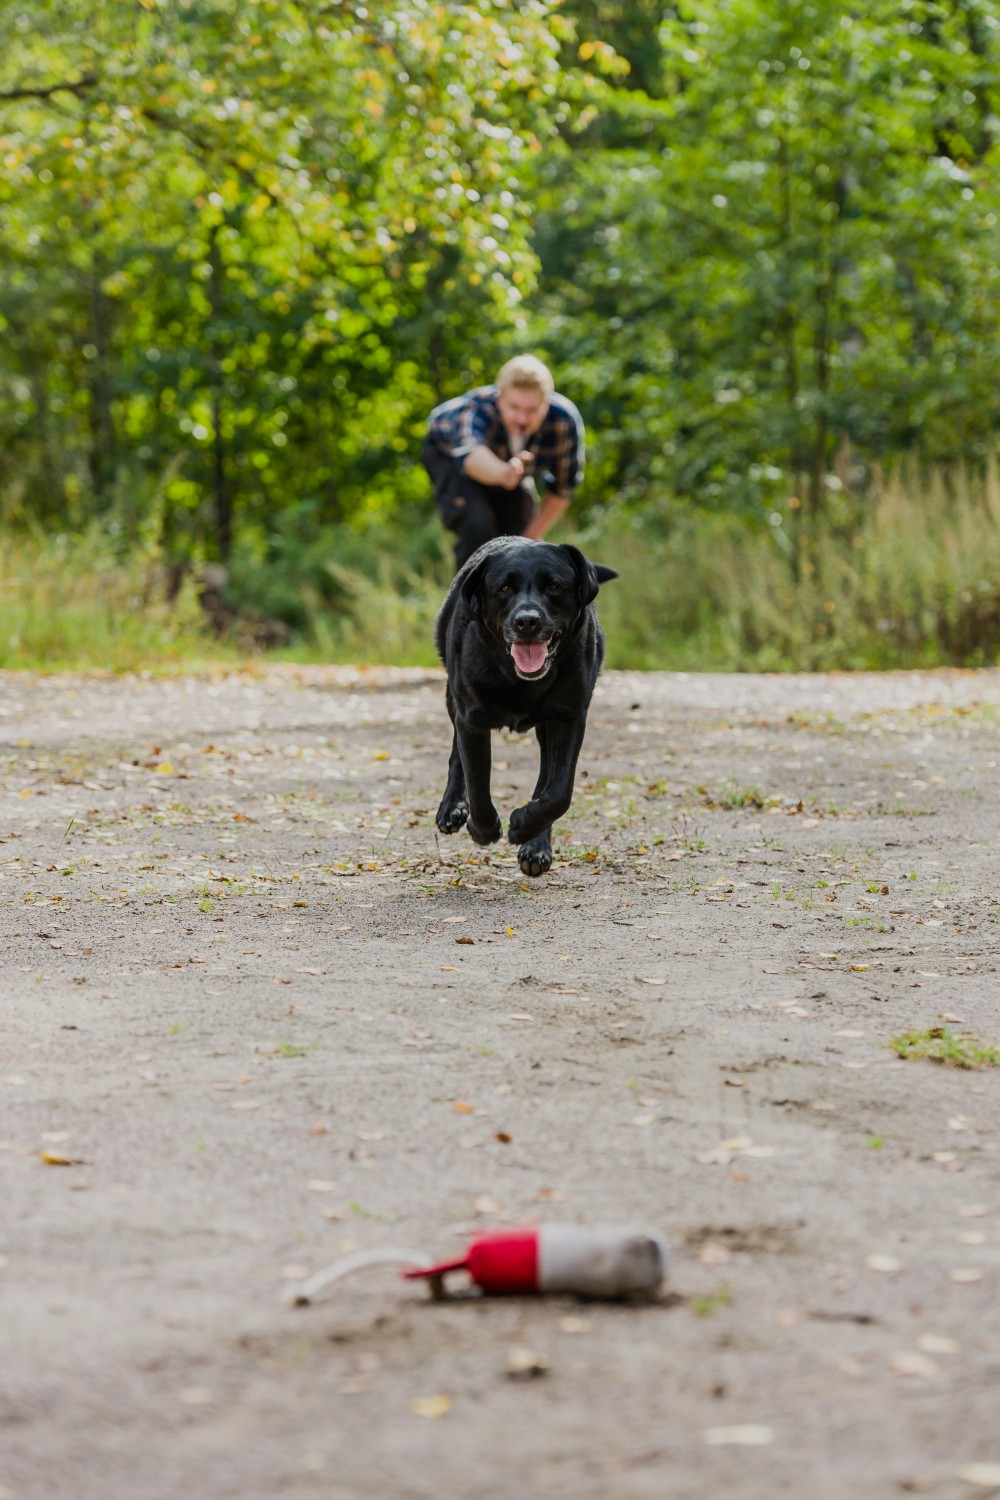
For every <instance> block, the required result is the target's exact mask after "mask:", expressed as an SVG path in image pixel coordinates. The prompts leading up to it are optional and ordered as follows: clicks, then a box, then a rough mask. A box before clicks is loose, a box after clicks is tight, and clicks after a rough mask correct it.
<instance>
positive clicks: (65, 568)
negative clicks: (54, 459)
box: [0, 467, 1000, 816]
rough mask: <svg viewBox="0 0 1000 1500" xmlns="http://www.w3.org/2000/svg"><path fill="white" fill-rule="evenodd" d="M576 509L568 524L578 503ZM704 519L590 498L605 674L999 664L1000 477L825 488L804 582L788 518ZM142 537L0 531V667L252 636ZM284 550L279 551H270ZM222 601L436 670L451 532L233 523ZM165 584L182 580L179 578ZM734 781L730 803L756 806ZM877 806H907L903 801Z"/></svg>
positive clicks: (213, 649) (726, 802)
mask: <svg viewBox="0 0 1000 1500" xmlns="http://www.w3.org/2000/svg"><path fill="white" fill-rule="evenodd" d="M570 514H571V516H573V517H576V516H577V514H578V511H577V509H576V508H574V510H573V511H571V513H570ZM778 514H780V512H779V511H775V512H773V513H772V524H766V523H765V522H764V520H763V519H762V518H759V517H758V518H756V519H755V518H753V517H749V518H747V517H742V516H735V515H728V514H715V513H709V512H706V511H704V510H699V509H696V508H693V507H691V506H688V505H686V504H682V503H681V502H679V501H677V500H675V499H673V498H672V497H670V496H666V495H660V496H654V497H652V498H651V499H650V501H649V503H648V505H647V506H646V507H645V508H644V509H643V510H642V511H629V510H624V509H616V508H615V507H614V506H613V505H609V506H607V507H605V508H603V509H602V508H599V507H598V508H593V509H592V510H591V511H590V513H589V514H587V513H583V514H582V515H581V516H580V520H581V525H580V528H579V529H578V530H576V531H574V530H573V529H572V528H571V526H569V525H567V524H563V525H561V526H560V527H558V528H557V529H556V530H555V532H553V533H552V534H551V536H550V540H552V541H556V542H560V541H573V542H576V543H577V544H578V545H580V546H581V547H582V548H583V550H584V551H585V552H586V553H587V554H588V555H589V556H590V557H592V558H593V559H595V560H597V561H601V562H605V563H608V564H611V565H612V566H614V567H615V568H617V569H618V570H619V572H620V575H621V577H620V580H618V581H612V582H611V583H609V584H608V585H607V586H606V587H605V588H602V589H601V593H600V599H599V610H600V614H601V619H602V621H603V623H604V627H605V632H606V634H607V639H608V655H607V664H608V666H609V667H621V668H630V669H640V670H641V669H646V668H650V669H665V670H673V671H685V670H701V671H758V672H760V671H764V672H767V671H789V670H798V671H802V670H814V671H826V670H832V669H862V668H889V667H896V668H902V667H929V666H939V665H948V664H951V665H961V666H981V665H992V664H993V663H994V662H996V661H997V660H998V659H1000V473H998V471H997V469H996V468H995V467H994V468H991V469H990V470H989V471H988V472H986V473H983V474H980V475H978V476H975V475H972V474H970V473H969V472H966V471H965V470H961V469H959V470H954V471H949V472H945V471H938V472H924V471H921V470H919V469H917V468H913V469H910V470H899V471H897V472H895V473H893V474H891V475H888V476H883V477H882V478H877V479H876V480H875V482H874V483H873V485H872V486H871V488H870V490H869V491H868V493H867V494H866V495H865V496H863V497H862V496H853V497H852V496H848V495H846V494H840V495H837V496H835V497H831V498H830V500H829V508H828V511H827V513H825V514H824V516H822V517H819V518H817V519H816V522H815V534H814V536H813V539H812V543H811V547H810V558H806V559H805V560H803V561H802V566H801V567H800V569H799V575H798V577H796V576H795V570H794V568H793V566H792V554H791V552H790V550H789V547H790V544H789V542H788V539H787V538H786V537H785V535H784V532H785V530H786V528H787V529H791V527H792V522H793V517H792V514H791V513H789V515H788V516H783V515H782V524H781V525H780V526H777V525H775V524H773V515H778ZM152 533H156V534H157V535H158V532H157V528H156V527H155V525H154V524H153V523H150V527H149V534H146V535H143V536H140V537H138V538H136V535H135V532H134V530H133V532H132V534H131V535H132V538H133V540H132V541H131V543H126V541H125V540H124V537H125V532H124V531H123V530H122V528H121V527H119V528H118V530H117V531H116V530H115V529H114V527H113V526H112V524H111V522H110V521H108V522H105V523H102V525H101V527H97V526H96V525H95V526H94V527H92V528H91V529H90V530H89V531H86V532H84V533H82V534H73V535H69V534H65V533H61V534H59V535H58V536H49V537H44V536H29V535H26V534H25V533H24V532H23V531H21V532H15V531H10V530H8V531H7V532H6V534H4V533H3V532H2V531H0V667H14V668H32V669H35V670H42V671H55V670H59V669H68V670H92V669H103V670H109V671H127V670H135V669H139V668H146V669H148V670H151V671H154V672H157V671H165V672H169V671H177V670H186V671H197V670H207V669H210V668H211V667H212V666H213V665H214V666H216V667H218V666H222V667H225V666H233V667H236V666H240V665H245V664H246V663H247V661H248V660H251V659H253V658H254V657H256V658H258V659H259V658H260V657H261V656H262V655H263V654H264V651H263V648H261V647H259V646H258V647H255V646H254V644H253V642H254V639H256V638H255V637H254V636H253V633H252V631H249V632H248V631H247V630H246V629H244V630H243V633H242V634H241V633H240V631H239V629H238V628H236V627H234V629H233V632H232V634H231V638H230V639H229V640H226V639H222V640H220V639H219V638H218V637H216V636H213V635H212V634H211V632H210V631H209V630H208V628H207V627H206V624H205V620H204V616H203V613H202V610H201V607H200V605H199V602H198V597H197V585H196V579H197V577H198V569H199V567H200V563H201V562H202V561H203V560H204V559H200V558H199V557H197V556H194V555H192V557H191V559H190V570H189V571H187V572H186V573H185V574H184V575H183V582H182V583H181V584H180V586H179V587H178V585H177V577H178V574H177V571H176V569H174V570H173V571H172V570H171V568H170V566H169V559H168V558H167V557H166V556H165V555H164V553H163V550H162V548H161V546H160V543H159V542H158V541H157V540H156V539H155V537H154V538H153V539H152V540H151V539H150V534H152ZM279 541H280V542H281V545H280V547H279V546H278V542H279ZM229 572H230V578H229V584H228V586H227V589H226V603H227V605H231V606H232V607H233V608H234V609H235V610H236V611H237V613H238V614H239V611H241V610H242V611H243V612H244V613H243V616H242V617H241V618H242V619H243V621H244V624H246V618H247V612H249V611H256V612H257V614H258V615H263V616H264V617H266V618H267V619H268V620H275V619H277V620H281V621H282V622H283V623H284V625H285V626H287V627H288V629H289V630H290V631H291V633H292V644H291V646H288V647H285V648H282V649H280V650H277V651H274V652H270V653H268V655H269V656H270V658H271V659H273V660H285V661H293V662H330V663H367V664H372V665H377V664H380V663H382V664H392V665H400V666H406V665H411V666H431V665H436V664H437V659H436V655H435V651H434V642H433V626H434V619H435V616H436V614H437V611H438V609H439V607H440V604H441V601H442V599H443V597H444V593H445V590H446V589H447V586H448V582H449V579H450V576H451V558H450V551H449V538H448V537H447V536H446V534H445V533H444V531H443V529H442V528H441V527H440V526H439V525H438V524H437V521H436V519H435V518H434V517H433V516H432V515H429V514H428V513H427V512H426V510H419V511H417V510H412V511H411V512H410V513H409V514H408V515H404V514H402V513H401V514H400V515H399V516H397V517H395V518H387V519H386V521H385V523H384V525H382V526H381V527H380V528H379V529H377V530H373V529H371V528H370V529H369V530H368V531H365V530H364V529H363V528H362V527H360V526H359V525H350V524H347V523H338V524H330V525H326V526H322V527H310V528H306V529H305V531H304V532H303V534H302V535H299V534H298V533H293V532H289V534H288V535H282V536H280V537H278V538H274V537H272V538H271V542H270V544H269V545H268V546H267V547H265V546H264V545H263V544H262V543H261V541H260V538H259V537H258V538H257V542H256V543H254V540H253V537H252V536H251V535H250V534H248V535H247V536H244V535H242V533H239V532H238V535H237V540H236V545H235V547H234V554H233V557H232V559H231V562H230V570H229ZM171 579H173V587H172V588H171V586H170V581H171ZM759 799H760V793H759V791H758V790H757V789H756V788H754V787H748V788H741V787H738V786H736V785H735V783H733V784H731V785H730V786H729V787H728V788H727V789H726V790H725V791H724V792H723V793H722V796H721V798H720V802H719V805H721V806H723V807H727V808H732V809H738V808H740V807H746V808H755V807H758V806H759ZM888 811H891V812H896V813H898V814H900V815H906V816H913V815H917V814H923V813H926V812H927V811H928V809H926V808H914V809H909V808H905V807H903V806H902V804H900V803H899V802H898V801H897V806H896V807H895V808H891V809H888Z"/></svg>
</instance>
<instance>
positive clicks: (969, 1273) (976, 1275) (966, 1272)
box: [948, 1266, 986, 1286]
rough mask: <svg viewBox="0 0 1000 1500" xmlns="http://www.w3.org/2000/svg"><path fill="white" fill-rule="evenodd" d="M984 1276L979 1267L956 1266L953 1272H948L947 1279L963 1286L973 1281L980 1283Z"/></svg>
mask: <svg viewBox="0 0 1000 1500" xmlns="http://www.w3.org/2000/svg"><path fill="white" fill-rule="evenodd" d="M985 1274H986V1273H985V1272H984V1271H982V1270H980V1268H979V1266H956V1268H955V1270H954V1271H949V1272H948V1279H949V1281H957V1282H959V1283H960V1284H961V1285H963V1286H964V1285H966V1284H967V1283H970V1282H973V1281H982V1279H983V1276H984V1275H985Z"/></svg>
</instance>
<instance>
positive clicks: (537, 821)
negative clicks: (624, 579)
mask: <svg viewBox="0 0 1000 1500" xmlns="http://www.w3.org/2000/svg"><path fill="white" fill-rule="evenodd" d="M617 577H618V574H617V573H616V572H615V571H614V569H613V568H605V567H602V566H601V565H600V564H599V563H592V562H588V561H587V559H586V558H585V557H584V555H583V553H582V552H580V551H578V550H577V548H576V547H569V546H566V545H563V546H558V547H556V546H552V545H551V544H550V543H548V542H535V541H528V540H526V539H525V538H524V537H497V538H495V539H494V540H493V541H491V542H486V543H485V545H484V546H482V547H480V548H479V550H478V551H477V552H474V553H473V555H472V556H471V557H470V558H469V560H468V562H467V563H466V564H465V566H464V567H463V568H461V569H460V571H459V572H458V573H457V574H456V575H455V578H454V581H453V582H452V585H451V588H450V589H449V591H448V596H447V598H446V599H445V601H444V604H443V605H442V608H441V613H440V614H439V615H438V620H437V631H436V639H437V648H438V651H439V652H440V654H441V660H442V661H443V662H444V664H445V667H446V669H447V672H448V689H447V703H448V713H449V714H450V715H451V721H452V724H453V725H454V726H455V737H454V740H453V742H452V747H451V759H450V761H449V762H448V785H447V787H446V788H445V793H444V796H443V797H442V799H441V806H440V807H439V808H438V811H437V826H438V828H440V830H441V832H442V833H455V832H457V830H458V829H459V828H461V827H462V825H463V824H464V823H467V824H468V828H469V833H470V834H471V836H472V838H473V839H474V841H475V842H476V843H477V844H493V843H495V842H496V841H497V839H499V838H500V837H501V834H502V829H501V827H500V818H499V815H498V813H497V810H496V808H495V807H494V806H493V799H492V796H491V794H490V730H491V729H499V728H500V727H501V726H504V727H505V728H507V729H515V730H518V731H519V732H522V733H523V732H524V730H526V729H534V730H535V732H536V733H537V735H538V743H539V746H540V747H541V769H540V772H539V776H538V781H537V783H536V786H535V791H534V795H533V796H532V799H531V801H530V802H528V803H526V804H525V806H524V807H518V808H516V809H515V811H514V812H513V813H511V818H510V828H509V830H508V838H509V839H510V841H511V843H512V844H518V845H520V847H519V849H518V851H517V858H518V863H519V864H520V866H521V869H522V870H523V872H524V874H525V875H543V874H544V873H545V871H546V870H547V869H548V868H549V866H550V865H551V864H552V824H553V823H554V822H555V820H556V819H557V818H560V817H562V815H563V813H564V812H565V811H566V809H567V808H568V807H569V804H570V801H571V800H572V796H573V777H574V775H575V773H576V762H577V757H578V756H579V754H580V747H581V745H582V744H583V733H584V730H585V728H586V726H587V709H588V708H589V706H590V699H591V695H592V693H593V691H594V683H595V682H596V681H597V674H598V672H599V671H600V668H601V662H602V661H603V660H604V634H603V632H602V630H601V627H600V624H599V623H598V619H597V612H596V610H595V609H594V607H593V601H594V600H595V599H596V598H597V590H598V588H599V586H600V585H601V584H602V583H605V582H607V580H608V579H609V578H617Z"/></svg>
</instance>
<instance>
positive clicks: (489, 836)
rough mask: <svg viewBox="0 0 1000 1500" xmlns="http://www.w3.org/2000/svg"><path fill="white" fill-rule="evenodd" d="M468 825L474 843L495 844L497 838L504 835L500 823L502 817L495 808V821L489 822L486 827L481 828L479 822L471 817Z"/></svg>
mask: <svg viewBox="0 0 1000 1500" xmlns="http://www.w3.org/2000/svg"><path fill="white" fill-rule="evenodd" d="M466 827H467V828H468V830H469V837H470V838H471V839H472V842H473V843H474V844H495V843H496V841H497V839H499V838H501V837H502V836H503V828H502V827H501V825H500V818H499V817H498V815H497V813H496V810H495V809H494V813H493V822H492V823H488V824H487V825H486V827H485V828H480V827H479V825H478V824H477V823H473V821H472V819H471V818H470V819H469V821H468V823H467V824H466Z"/></svg>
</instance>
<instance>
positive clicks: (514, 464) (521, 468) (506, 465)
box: [462, 445, 535, 490]
mask: <svg viewBox="0 0 1000 1500" xmlns="http://www.w3.org/2000/svg"><path fill="white" fill-rule="evenodd" d="M534 465H535V460H534V457H533V455H532V454H531V453H530V452H529V451H528V449H527V448H524V449H522V450H521V452H520V453H518V454H516V455H515V456H514V457H513V458H498V457H497V455H496V454H495V453H493V452H491V450H490V449H489V448H487V447H485V446H484V445H480V446H478V447H476V448H473V449H472V451H471V453H469V454H468V455H467V456H466V458H465V461H464V463H463V465H462V467H463V468H464V469H465V472H466V474H471V476H472V478H473V479H478V480H479V482H480V484H496V485H499V486H500V488H501V489H504V490H516V489H517V487H518V485H519V484H520V483H521V481H522V479H523V478H524V477H525V475H526V474H530V473H531V471H532V469H533V468H534Z"/></svg>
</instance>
